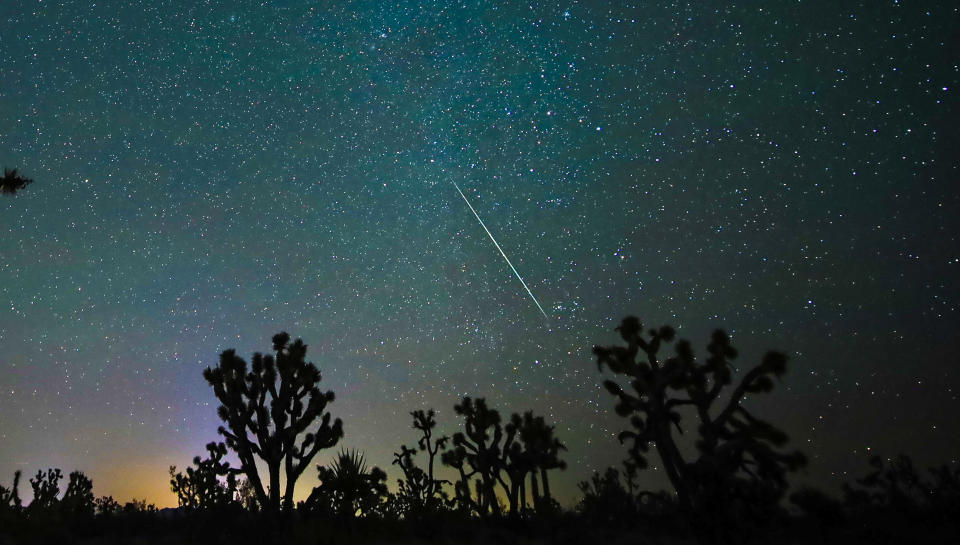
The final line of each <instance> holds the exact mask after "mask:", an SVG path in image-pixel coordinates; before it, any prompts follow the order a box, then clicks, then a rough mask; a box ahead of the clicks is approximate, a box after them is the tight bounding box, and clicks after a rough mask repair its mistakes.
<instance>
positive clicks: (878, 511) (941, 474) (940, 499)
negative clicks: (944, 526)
mask: <svg viewBox="0 0 960 545" xmlns="http://www.w3.org/2000/svg"><path fill="white" fill-rule="evenodd" d="M870 467H871V468H873V469H872V471H871V472H870V473H868V474H867V475H866V476H864V477H863V478H861V479H857V480H856V482H857V484H859V485H860V487H854V486H852V485H850V484H844V496H845V499H846V504H847V506H848V507H849V509H850V510H851V511H853V512H854V513H859V514H864V513H868V514H873V515H877V516H880V515H882V516H889V515H883V513H889V514H892V515H894V516H896V517H903V518H906V519H908V520H911V521H914V522H918V521H928V522H943V521H955V520H960V468H954V469H952V470H951V469H950V467H949V466H946V465H943V466H941V467H938V468H930V469H929V473H930V475H931V477H932V479H931V480H926V479H924V478H923V477H922V476H921V475H920V474H919V473H918V472H917V470H916V469H915V467H914V464H913V460H912V459H911V458H910V457H909V456H905V455H900V456H898V457H897V458H895V459H893V460H890V461H888V462H886V463H885V462H884V460H883V459H882V458H881V457H879V456H874V457H873V458H871V459H870Z"/></svg>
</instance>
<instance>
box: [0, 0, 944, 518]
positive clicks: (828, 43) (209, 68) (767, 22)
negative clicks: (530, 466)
mask: <svg viewBox="0 0 960 545" xmlns="http://www.w3.org/2000/svg"><path fill="white" fill-rule="evenodd" d="M721 4H722V3H720V2H693V1H691V2H682V1H676V0H674V1H671V2H609V3H608V2H578V1H575V0H569V1H566V2H561V3H556V2H552V1H544V2H534V3H532V4H531V3H517V2H485V1H484V2H481V1H474V0H471V1H468V2H447V1H421V2H410V1H405V0H398V1H395V2H383V1H380V0H356V1H309V0H266V1H258V2H251V1H246V0H243V1H226V0H223V1H219V0H208V1H205V2H194V1H189V0H178V1H172V0H156V1H154V0H151V1H136V0H106V1H102V2H90V1H77V0H62V1H51V0H47V1H26V0H9V1H4V2H2V3H0V23H2V25H3V32H2V33H0V164H2V165H3V166H6V167H11V168H12V167H16V168H19V169H20V170H21V172H22V173H23V174H25V175H28V176H30V177H32V178H34V179H35V180H36V181H35V183H34V184H33V185H32V186H30V187H28V188H27V189H26V190H24V191H23V192H21V193H20V194H18V195H17V196H15V197H12V198H11V197H3V198H0V482H2V483H4V484H9V481H10V480H11V478H12V474H13V471H14V470H15V469H17V468H20V469H23V470H24V472H25V473H28V474H32V473H35V472H36V470H37V469H39V468H45V467H62V468H64V469H65V470H67V471H69V470H72V469H81V470H83V471H85V472H86V473H87V474H88V475H89V476H91V477H92V478H93V482H94V492H95V493H96V494H98V495H102V494H111V495H113V496H114V497H116V498H118V499H121V500H127V499H129V498H131V497H133V496H136V497H146V498H147V499H148V500H150V501H152V502H155V503H157V504H158V505H161V506H167V505H174V504H175V501H176V500H175V497H174V496H173V495H172V493H171V492H170V491H169V485H168V482H167V481H168V476H167V468H168V466H170V465H171V464H176V465H178V466H180V467H183V466H184V465H186V464H189V462H190V459H191V458H192V457H193V456H194V455H195V454H200V453H202V452H203V445H204V444H205V443H206V442H208V441H211V440H214V439H215V438H216V437H217V436H216V428H217V426H218V424H219V422H218V419H217V417H216V414H215V408H216V405H217V404H216V403H215V400H214V397H213V394H212V391H211V390H210V388H209V387H208V386H207V385H206V383H205V381H204V380H203V378H202V377H201V371H202V369H203V368H204V367H206V366H208V365H214V364H215V363H216V360H217V355H218V354H219V353H220V352H221V351H222V350H225V349H228V348H236V349H237V351H238V352H239V353H240V354H241V355H243V356H245V357H249V355H250V354H251V353H252V352H253V351H255V350H260V351H266V350H269V348H270V337H271V336H272V335H273V334H274V333H276V332H278V331H281V330H282V331H287V332H289V333H290V334H291V335H292V336H293V337H294V338H297V337H300V338H302V339H303V340H304V341H305V342H306V343H307V344H308V345H309V347H310V353H309V355H310V359H311V360H312V361H314V362H316V363H317V365H318V366H319V367H320V368H321V370H322V372H323V377H324V378H323V382H322V383H321V386H322V387H323V388H325V389H331V390H333V391H334V392H335V393H336V395H337V401H336V402H335V403H334V404H333V405H332V406H331V407H330V409H331V412H332V413H333V414H334V415H335V416H337V417H340V418H342V419H343V420H344V425H345V431H346V437H345V439H344V441H343V442H342V443H341V444H342V445H343V446H346V447H351V448H359V449H362V450H363V451H365V452H366V454H367V457H368V459H369V460H370V461H371V463H373V464H376V465H379V466H380V467H385V468H387V469H388V471H389V472H390V475H391V481H393V480H394V478H395V477H396V476H397V472H396V471H395V469H396V468H395V466H394V467H392V468H391V467H390V461H391V459H392V456H391V453H392V452H393V451H394V450H397V449H398V447H399V445H400V444H401V443H406V444H408V445H409V444H411V443H412V442H414V441H415V437H416V435H415V433H414V430H412V429H409V421H410V419H409V416H408V413H409V411H411V410H414V409H417V408H426V407H435V408H437V409H438V410H439V415H438V420H439V429H440V430H441V431H444V432H446V433H452V432H454V431H456V430H457V429H458V425H459V422H458V421H457V419H456V418H455V415H454V414H453V410H452V407H453V404H454V403H455V402H457V401H458V400H459V398H460V397H462V396H463V395H473V396H480V397H486V398H487V399H488V402H489V403H490V404H491V405H492V406H493V407H495V408H498V409H500V411H501V412H502V413H504V415H508V414H509V413H510V412H515V411H516V412H520V411H523V410H527V409H533V410H534V411H535V412H537V413H538V414H542V415H544V416H545V417H546V418H547V419H548V420H549V421H552V422H554V423H555V424H556V426H557V435H558V436H559V437H560V438H561V439H562V440H563V441H564V442H565V443H566V444H567V446H568V448H569V452H568V453H567V454H566V460H567V461H568V463H569V466H570V467H569V469H568V470H567V471H565V472H563V473H562V474H561V473H558V474H557V475H555V476H554V479H555V484H554V486H553V487H554V488H555V489H556V494H557V495H558V496H559V497H560V499H561V500H562V501H563V502H564V503H565V504H566V505H572V504H573V503H575V499H576V495H577V491H576V487H575V483H576V482H577V481H579V480H583V479H585V478H587V477H588V476H589V474H590V472H591V471H593V470H596V469H601V470H602V469H603V468H605V467H606V466H608V465H613V464H618V463H619V461H620V460H622V459H623V458H624V456H625V449H624V448H623V447H620V446H619V444H618V443H617V441H616V438H615V435H616V433H617V432H618V431H620V430H621V429H624V427H625V426H626V422H624V421H623V420H621V419H620V418H618V417H617V416H616V415H615V414H614V413H613V411H612V406H613V400H612V399H611V398H610V396H609V395H608V394H607V393H606V392H605V391H603V390H601V388H600V386H599V384H600V381H601V379H602V377H601V375H600V374H599V373H598V371H597V367H596V363H595V361H594V360H593V358H592V357H591V352H590V350H591V347H592V345H594V344H598V343H600V344H609V343H612V342H614V341H615V340H617V336H616V334H615V333H614V332H613V328H614V327H615V326H616V325H617V324H618V323H619V321H620V319H621V318H623V317H624V316H626V315H628V314H635V315H638V316H640V317H641V318H643V319H644V321H645V322H646V323H649V324H651V325H659V324H673V325H675V326H677V327H678V328H679V333H680V336H682V337H686V338H689V339H690V340H691V341H693V343H694V346H695V347H697V348H699V349H700V351H701V353H702V351H703V347H704V346H705V344H706V341H707V339H708V334H709V332H710V331H711V330H712V329H713V328H717V327H722V328H724V329H726V330H727V331H729V332H730V333H731V334H732V336H733V341H734V344H735V345H736V346H738V348H740V351H741V359H740V360H739V362H740V365H741V367H740V368H741V370H742V369H743V368H744V367H748V366H750V365H752V364H753V363H756V362H758V361H759V358H760V356H761V355H762V354H763V352H764V351H766V350H767V349H773V348H776V349H780V350H783V351H785V352H787V353H788V354H790V357H791V368H790V372H789V373H788V375H787V376H786V377H785V379H784V382H783V384H782V385H781V386H780V387H778V388H777V389H776V390H775V391H774V392H773V394H772V395H770V396H767V397H764V398H762V399H761V398H756V399H751V400H749V401H748V402H749V403H750V404H751V405H752V406H753V407H756V410H757V412H758V413H760V414H761V415H764V416H766V417H767V418H769V419H770V420H772V421H774V422H776V423H778V424H779V425H781V426H782V427H783V428H784V429H785V430H786V431H787V432H788V433H789V434H790V435H791V437H792V441H793V445H794V446H796V447H798V448H800V449H802V450H804V451H805V452H806V453H807V454H808V455H809V456H810V458H811V464H810V467H809V468H808V469H807V470H805V471H803V472H801V473H800V474H798V475H797V476H796V477H795V478H794V482H798V483H799V482H807V483H812V484H814V485H817V486H823V487H825V488H826V489H828V490H836V489H837V488H838V487H839V485H840V483H841V482H843V481H844V480H847V479H849V478H851V477H853V476H861V475H863V474H864V473H865V472H866V470H867V464H866V462H867V460H868V459H869V457H871V456H872V455H874V454H880V455H883V456H893V455H896V454H898V453H900V452H906V453H908V454H912V455H913V456H914V457H915V459H916V460H917V461H918V463H919V464H920V465H921V467H922V466H924V465H926V464H931V463H935V462H936V463H942V462H950V463H953V464H956V463H960V460H958V459H957V456H958V449H957V447H958V444H957V443H958V440H957V437H958V435H960V424H958V421H957V420H955V419H953V418H952V417H951V416H950V415H951V414H956V413H957V411H958V409H960V402H958V389H960V376H958V371H957V364H958V363H960V361H958V356H957V353H958V349H960V340H958V338H957V336H956V332H957V328H958V325H960V309H958V304H960V287H958V286H960V282H958V281H957V279H958V278H960V240H958V233H960V220H958V218H960V191H958V182H960V179H958V177H960V170H958V166H960V160H958V158H957V154H956V150H958V149H960V139H958V131H957V127H956V124H955V120H956V119H957V118H958V103H957V90H958V89H960V81H958V80H960V68H958V60H957V59H958V57H957V55H956V49H953V48H955V46H956V41H957V37H958V35H957V30H956V29H957V28H960V12H958V8H957V7H956V5H955V3H953V2H946V1H943V2H933V1H927V2H923V1H919V2H912V1H889V0H884V1H880V0H877V1H872V0H871V1H863V2H852V1H850V2H836V1H833V0H831V1H796V0H791V1H789V2H787V1H783V2H756V1H749V0H748V1H746V2H738V3H736V4H729V5H726V6H722V7H718V6H721ZM950 51H953V52H954V53H950ZM454 183H456V184H457V185H459V187H460V188H462V189H463V191H464V194H465V195H466V196H467V198H468V199H469V200H470V202H471V204H472V205H473V206H474V208H475V209H476V210H477V213H478V214H479V215H480V217H481V218H483V221H484V222H485V223H486V224H487V227H489V229H490V231H491V232H492V233H493V235H494V236H495V237H496V239H497V242H499V244H500V245H501V246H502V248H503V250H504V252H505V253H506V254H507V256H509V257H510V259H511V261H512V262H513V264H514V265H515V266H516V268H517V270H518V271H519V273H520V274H521V275H522V276H523V278H524V280H525V281H526V283H527V284H528V285H529V287H530V289H531V291H532V292H533V294H534V295H536V297H537V299H538V300H539V301H540V303H541V304H542V305H543V308H544V310H545V311H546V313H547V315H548V316H549V318H548V319H544V317H543V315H541V313H540V311H539V310H538V309H537V307H536V305H534V303H533V301H532V300H531V298H530V296H529V295H528V294H527V293H526V291H525V290H524V289H523V286H522V285H521V284H520V282H519V281H518V280H517V278H516V277H515V276H514V275H513V272H512V271H511V269H510V267H509V266H508V265H507V263H506V262H505V260H504V259H503V258H502V257H501V255H500V254H499V252H498V251H497V249H496V247H495V246H494V245H493V243H492V242H491V241H490V239H489V238H488V237H487V235H486V233H485V232H484V231H483V228H482V227H481V226H480V224H479V223H478V222H477V221H476V218H474V217H473V214H472V213H471V212H470V209H469V208H468V207H467V206H466V204H465V203H464V201H463V199H461V197H460V195H459V194H458V193H457V191H456V188H455V187H454V185H453V184H454ZM333 454H334V449H331V450H330V451H324V452H322V453H321V454H320V455H318V457H317V458H316V460H315V461H316V462H318V463H325V462H327V461H328V460H330V459H331V457H332V456H333ZM314 475H315V473H314V472H312V471H310V472H308V474H307V475H305V477H304V479H303V480H302V481H301V483H302V484H301V485H300V486H299V487H298V495H301V496H302V495H304V494H306V493H307V492H308V490H309V487H310V486H312V485H313V483H315V476H314ZM664 484H665V480H664V479H663V477H662V476H661V475H660V474H659V473H658V472H657V471H655V470H651V471H647V472H646V473H644V474H643V475H642V481H641V486H644V487H649V488H659V487H661V486H664ZM23 485H24V487H25V488H29V486H28V485H27V483H26V482H24V483H23ZM25 496H29V494H25Z"/></svg>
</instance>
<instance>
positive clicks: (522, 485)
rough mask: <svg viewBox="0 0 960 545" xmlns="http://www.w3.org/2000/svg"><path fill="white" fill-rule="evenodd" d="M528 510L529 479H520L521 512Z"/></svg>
mask: <svg viewBox="0 0 960 545" xmlns="http://www.w3.org/2000/svg"><path fill="white" fill-rule="evenodd" d="M526 508H527V479H526V477H524V478H522V479H520V510H521V511H523V510H524V509H526Z"/></svg>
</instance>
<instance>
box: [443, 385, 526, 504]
mask: <svg viewBox="0 0 960 545" xmlns="http://www.w3.org/2000/svg"><path fill="white" fill-rule="evenodd" d="M453 410H454V411H455V412H456V413H457V414H458V415H461V416H463V418H464V423H463V426H464V430H465V432H466V433H463V432H457V433H455V434H454V435H453V449H451V450H448V451H447V452H444V453H443V455H442V456H441V459H442V461H443V463H444V464H445V465H447V466H450V467H453V468H456V469H457V470H458V471H459V473H460V482H458V483H457V484H456V485H455V486H454V488H455V490H456V493H457V499H458V501H460V502H461V503H462V504H464V505H469V506H471V507H473V509H474V510H475V511H476V512H477V514H478V515H487V514H489V513H492V514H494V515H500V513H501V510H500V503H499V501H498V500H497V493H496V489H495V487H496V485H497V483H498V482H499V483H501V484H502V485H503V487H504V488H505V489H507V490H509V487H508V486H507V485H506V484H504V483H503V481H502V479H501V477H500V471H501V469H502V468H503V466H504V461H503V459H502V458H501V457H502V456H503V454H504V452H505V451H506V452H509V448H507V449H504V446H505V443H504V441H503V440H504V429H503V426H501V425H500V413H499V412H497V411H496V410H494V409H490V408H488V407H487V402H486V400H485V399H483V398H479V399H477V400H476V401H474V400H473V399H471V398H470V397H469V396H467V397H464V398H463V402H461V403H460V404H459V405H454V406H453ZM510 442H512V434H511V438H510V439H509V440H508V441H507V443H510ZM467 466H469V469H470V471H467ZM474 475H476V476H477V477H478V482H477V486H476V488H477V490H476V492H477V499H476V500H472V499H471V495H470V479H471V478H472V477H473V476H474Z"/></svg>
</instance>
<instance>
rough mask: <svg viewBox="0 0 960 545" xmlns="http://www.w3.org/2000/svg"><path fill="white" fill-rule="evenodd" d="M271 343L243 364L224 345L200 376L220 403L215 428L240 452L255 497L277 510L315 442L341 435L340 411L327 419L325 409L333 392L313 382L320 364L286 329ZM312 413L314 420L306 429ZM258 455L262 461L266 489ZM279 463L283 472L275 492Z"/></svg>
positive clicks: (289, 500) (287, 500) (289, 501)
mask: <svg viewBox="0 0 960 545" xmlns="http://www.w3.org/2000/svg"><path fill="white" fill-rule="evenodd" d="M273 350H274V352H275V355H266V356H264V355H263V354H261V353H259V352H257V353H255V354H254V355H253V359H252V361H251V365H250V369H249V370H248V368H247V362H245V361H244V360H243V359H242V358H240V357H239V356H237V355H236V352H235V351H234V350H227V351H225V352H223V353H222V354H220V363H219V364H218V365H217V366H216V367H214V368H212V369H211V368H209V367H208V368H207V369H206V370H205V371H204V372H203V376H204V378H205V379H206V380H207V382H208V383H209V384H210V386H211V387H213V390H214V393H215V394H216V396H217V399H218V400H220V403H221V405H220V407H219V408H218V409H217V414H218V415H219V416H220V418H221V419H222V420H223V421H224V422H225V423H226V424H227V425H226V426H225V427H224V426H221V427H220V429H219V432H220V434H221V435H223V436H224V437H225V438H226V444H227V446H228V447H230V449H231V450H233V451H234V452H236V453H237V456H238V457H239V458H240V464H241V470H242V472H243V473H244V474H245V475H246V477H247V480H248V482H249V483H250V485H251V486H252V487H253V490H254V493H255V495H256V498H257V503H258V504H259V505H260V506H262V508H263V509H265V510H268V511H272V512H276V511H278V510H279V509H280V507H281V500H282V505H283V506H284V509H286V510H290V509H291V508H292V506H293V493H294V488H295V486H296V482H297V479H299V477H300V475H302V474H303V471H304V470H305V469H306V467H307V465H308V464H309V463H310V461H311V460H313V457H314V456H315V455H316V454H317V452H319V451H320V449H325V448H329V447H332V446H334V445H335V444H336V443H337V441H339V440H340V438H341V437H343V424H342V423H341V421H340V419H339V418H338V419H336V420H335V421H333V422H331V418H330V413H328V412H324V411H325V410H326V406H327V404H328V403H330V402H332V401H333V399H334V395H333V392H330V391H327V392H321V391H320V389H319V388H318V387H317V385H318V384H319V383H320V378H321V377H320V371H319V370H318V369H317V367H316V366H315V365H314V364H312V363H308V362H307V361H306V354H307V345H305V344H304V343H303V341H301V340H300V339H297V340H296V341H294V342H293V343H290V336H289V335H287V334H286V333H279V334H277V335H274V337H273ZM317 419H319V420H320V424H319V426H316V427H313V428H312V429H311V427H312V426H313V424H314V422H315V421H316V420H317ZM308 430H309V431H308ZM301 434H305V435H304V436H303V439H302V440H301V439H300V435H301ZM257 459H260V460H262V461H263V462H264V463H265V465H266V467H267V472H268V484H269V486H268V487H266V488H265V486H264V480H263V479H262V478H261V476H260V471H259V469H258V468H257V464H256V462H257ZM281 469H282V470H283V472H284V476H285V478H286V482H285V485H284V488H283V496H282V498H281V495H280V491H281V485H280V471H281Z"/></svg>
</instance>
